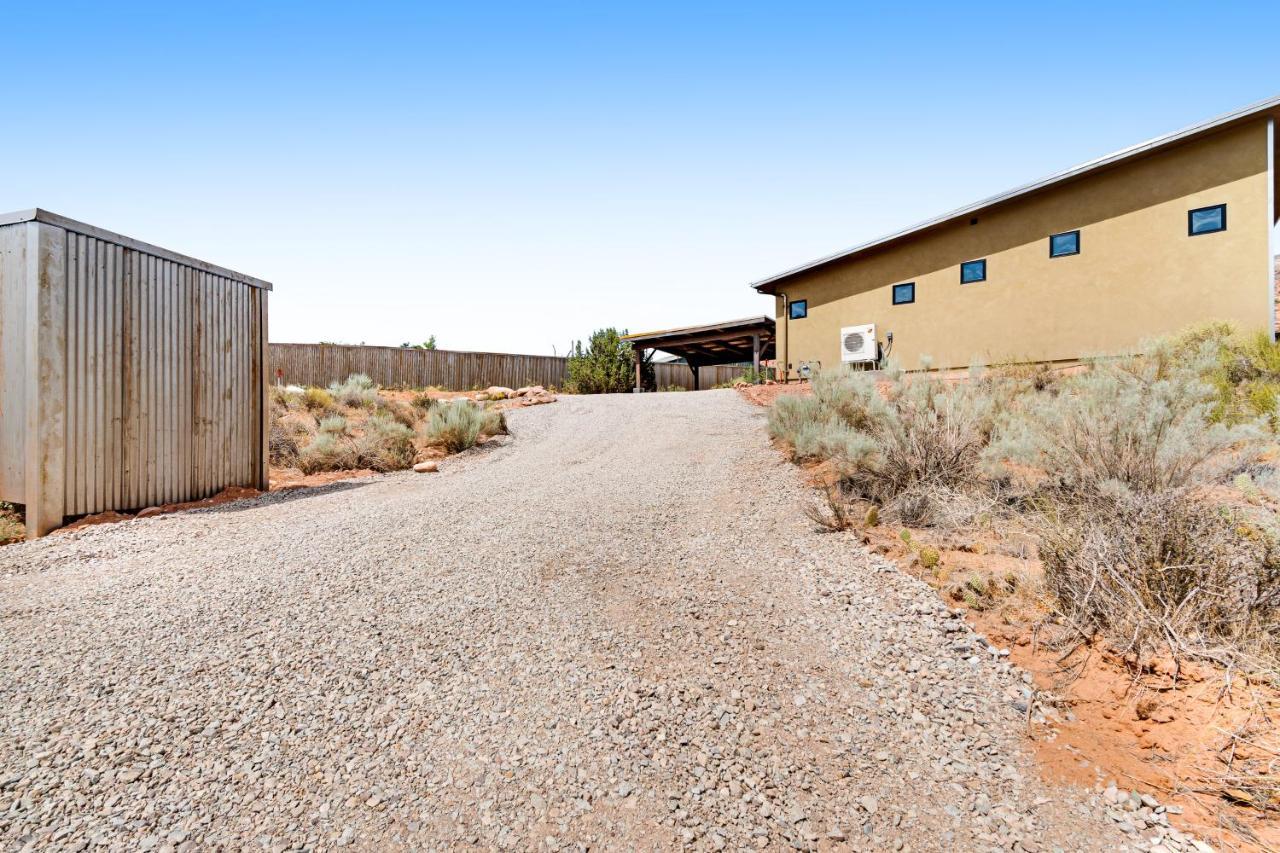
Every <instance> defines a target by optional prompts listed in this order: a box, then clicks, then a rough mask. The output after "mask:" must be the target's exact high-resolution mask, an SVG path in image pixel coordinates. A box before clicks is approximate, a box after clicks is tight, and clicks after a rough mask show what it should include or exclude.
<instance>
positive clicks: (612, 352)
mask: <svg viewBox="0 0 1280 853" xmlns="http://www.w3.org/2000/svg"><path fill="white" fill-rule="evenodd" d="M625 334H626V332H625V330H624V331H623V332H622V333H619V332H618V330H617V329H612V328H610V329H600V330H598V331H596V332H593V333H592V334H591V338H590V340H589V341H588V342H587V345H586V347H583V345H582V341H576V342H574V343H573V345H571V346H570V347H569V358H568V361H567V362H566V364H565V384H564V387H565V390H566V391H568V392H569V393H570V394H619V393H625V392H627V391H630V390H631V389H632V388H633V387H634V386H635V378H636V363H635V350H634V349H633V348H632V346H631V344H629V343H627V342H626V341H624V340H622V335H625ZM651 358H652V354H650V355H649V356H647V357H646V359H645V361H644V363H643V364H642V365H641V375H642V381H643V382H644V385H645V387H652V385H653V365H652V363H651V361H650V359H651Z"/></svg>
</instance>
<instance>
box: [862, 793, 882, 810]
mask: <svg viewBox="0 0 1280 853" xmlns="http://www.w3.org/2000/svg"><path fill="white" fill-rule="evenodd" d="M858 805H860V806H862V808H863V809H864V810H865V811H866V813H867V814H875V813H876V809H878V808H880V803H879V801H877V800H876V798H875V797H870V796H864V797H860V798H859V799H858Z"/></svg>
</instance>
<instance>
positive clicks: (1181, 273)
mask: <svg viewBox="0 0 1280 853" xmlns="http://www.w3.org/2000/svg"><path fill="white" fill-rule="evenodd" d="M1267 139H1268V138H1267V121H1266V119H1260V120H1258V121H1256V122H1252V123H1250V124H1247V125H1243V126H1240V127H1237V128H1233V129H1230V130H1226V131H1221V132H1219V133H1216V134H1213V135H1210V136H1206V137H1203V138H1201V139H1198V140H1195V141H1192V142H1188V143H1184V144H1182V145H1179V146H1177V147H1175V148H1171V149H1167V150H1165V151H1162V152H1160V153H1157V154H1152V155H1148V156H1145V157H1142V158H1140V159H1137V160H1132V161H1128V162H1126V163H1124V164H1122V165H1118V166H1114V167H1111V168H1109V169H1106V170H1104V171H1100V172H1096V173H1093V174H1091V175H1089V176H1087V177H1084V178H1080V179H1077V180H1074V181H1071V182H1066V183H1063V184H1061V185H1059V186H1057V187H1055V188H1053V189H1051V190H1047V191H1044V192H1041V193H1039V194H1037V195H1034V196H1032V197H1029V198H1025V199H1019V200H1016V201H1012V202H1009V203H1007V204H1005V205H1003V206H1001V207H998V208H994V209H989V210H985V211H982V212H981V213H980V214H978V221H977V224H973V225H971V224H970V223H969V220H968V219H966V220H964V221H962V222H960V223H957V224H952V225H946V226H943V227H940V228H938V229H936V230H933V231H930V232H926V233H923V234H921V235H919V236H916V237H912V238H908V239H906V240H903V241H901V242H899V243H896V244H893V245H890V246H888V247H886V248H883V249H875V250H871V251H869V252H867V253H865V254H862V255H859V256H857V257H856V258H851V259H849V260H845V261H837V262H834V263H831V264H828V265H826V266H824V267H821V268H818V269H815V270H812V271H809V272H806V273H802V274H800V275H798V276H796V277H795V278H793V279H789V280H785V281H782V282H779V283H778V285H777V288H778V290H779V291H784V292H786V294H787V296H788V297H789V298H790V299H791V300H792V301H796V300H801V299H804V300H807V301H808V311H809V315H808V317H807V318H805V319H803V320H792V321H790V322H788V321H787V320H786V319H785V317H784V315H783V305H782V299H781V298H777V299H776V300H775V309H776V313H777V319H778V354H779V358H780V359H781V358H783V354H784V353H785V354H786V355H785V357H786V360H787V361H788V362H789V363H790V364H791V365H793V367H798V366H799V363H800V362H801V361H819V362H821V363H822V365H823V366H824V367H826V366H832V365H838V364H839V363H840V350H839V331H840V328H841V327H842V326H850V325H855V324H860V323H875V324H877V337H878V338H879V339H880V341H881V343H882V344H883V342H884V340H885V334H886V333H887V332H893V335H894V347H893V357H894V358H896V359H897V360H898V361H899V362H900V363H901V364H902V365H903V366H904V367H907V368H909V369H911V368H915V367H918V366H919V365H920V358H921V356H922V355H924V356H930V357H931V358H932V359H933V362H934V364H935V365H936V366H939V367H963V366H966V365H968V364H970V363H973V362H974V361H979V362H983V363H988V364H990V363H995V362H1000V361H1007V360H1019V361H1023V360H1027V361H1048V360H1068V359H1076V358H1081V357H1087V356H1090V355H1099V354H1106V353H1119V352H1124V351H1129V350H1132V349H1133V348H1134V347H1135V346H1136V345H1137V344H1138V343H1139V342H1140V341H1142V340H1143V339H1144V338H1148V337H1151V336H1155V335H1161V334H1166V333H1170V332H1175V331H1178V330H1181V329H1183V328H1185V327H1187V326H1188V325H1191V324H1194V323H1199V322H1203V321H1207V320H1211V319H1221V320H1227V321H1230V322H1232V323H1235V324H1236V325H1237V326H1239V327H1241V328H1243V329H1256V328H1270V323H1271V312H1272V305H1271V304H1270V275H1271V265H1270V260H1269V232H1270V227H1271V225H1270V222H1269V219H1270V217H1269V212H1268V209H1267V206H1268V183H1269V175H1268V171H1267V163H1268V158H1267V155H1268V152H1267V146H1268V141H1267ZM1223 203H1225V204H1226V205H1227V224H1228V228H1227V230H1226V231H1223V232H1218V233H1215V234H1202V235H1197V236H1194V237H1192V236H1188V234H1187V211H1188V210H1190V209H1192V208H1197V207H1206V206H1209V205H1215V204H1223ZM1075 229H1079V230H1080V241H1081V252H1080V254H1078V255H1072V256H1067V257H1060V258H1050V257H1049V235H1050V234H1056V233H1060V232H1064V231H1072V230H1075ZM978 258H986V259H987V280H986V281H983V282H979V283H973V284H966V285H961V284H960V263H961V262H962V261H967V260H974V259H978ZM902 282H915V285H916V300H915V302H914V303H913V304H909V305H893V304H891V289H892V286H893V285H894V284H898V283H902ZM788 336H789V337H790V341H789V342H788V341H787V337H788Z"/></svg>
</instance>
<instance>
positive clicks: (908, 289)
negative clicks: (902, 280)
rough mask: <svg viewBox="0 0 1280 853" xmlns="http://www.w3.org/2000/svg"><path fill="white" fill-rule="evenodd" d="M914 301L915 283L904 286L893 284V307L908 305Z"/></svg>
mask: <svg viewBox="0 0 1280 853" xmlns="http://www.w3.org/2000/svg"><path fill="white" fill-rule="evenodd" d="M915 301H916V283H915V282H914V281H909V282H907V283H906V284H895V285H894V286H893V304H894V305H910V304H911V303H912V302H915Z"/></svg>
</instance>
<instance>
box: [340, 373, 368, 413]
mask: <svg viewBox="0 0 1280 853" xmlns="http://www.w3.org/2000/svg"><path fill="white" fill-rule="evenodd" d="M329 394H330V395H332V396H333V399H334V400H336V401H337V402H338V403H340V404H342V405H343V406H347V407H349V408H352V409H371V408H373V407H374V405H376V404H377V402H378V386H377V385H375V384H374V382H373V380H372V379H370V378H369V377H368V376H366V375H364V374H363V373H353V374H351V375H350V376H348V377H347V378H346V381H344V382H334V383H333V384H332V385H330V386H329Z"/></svg>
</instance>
